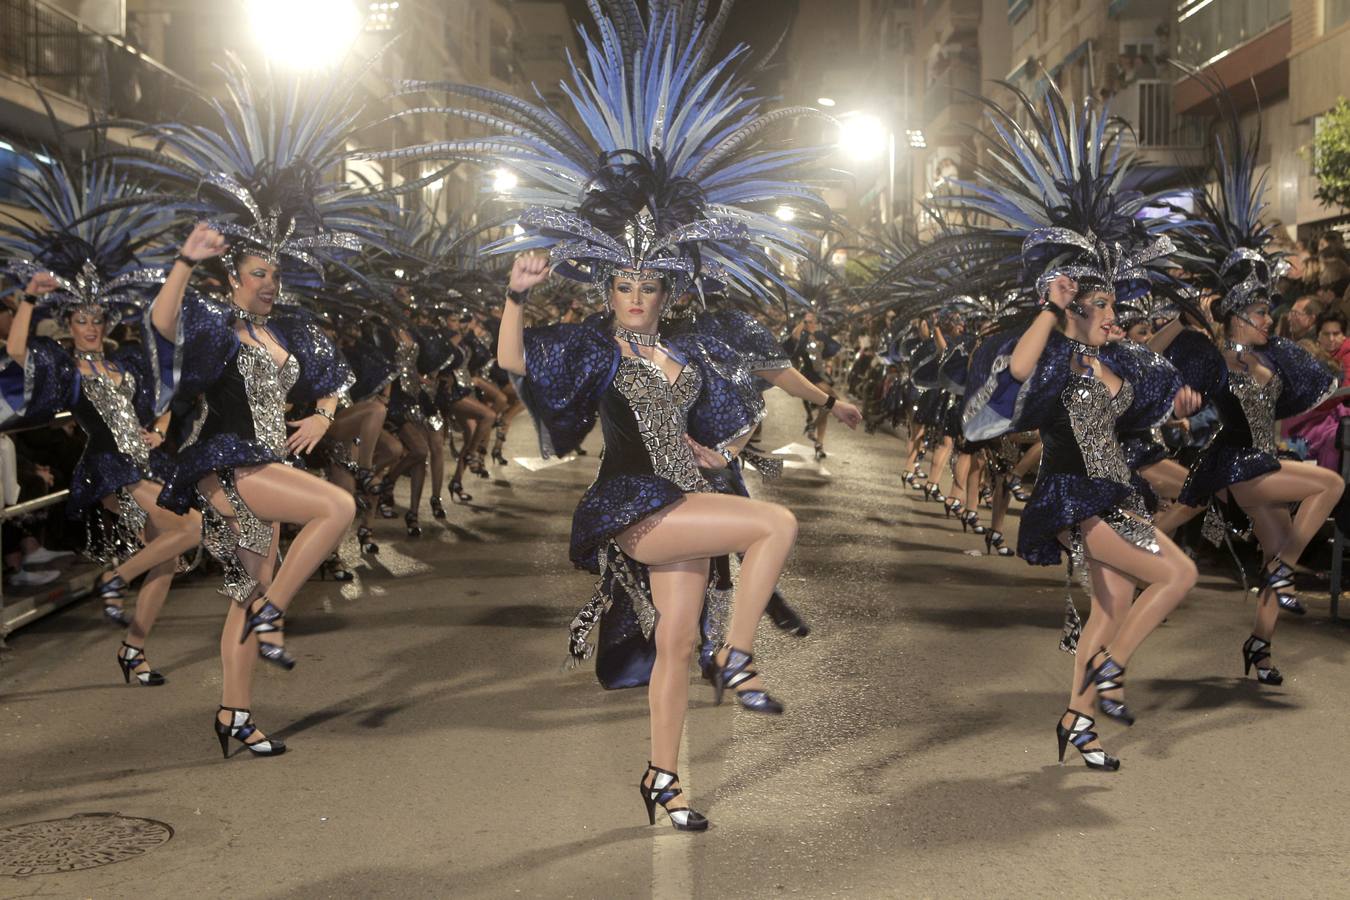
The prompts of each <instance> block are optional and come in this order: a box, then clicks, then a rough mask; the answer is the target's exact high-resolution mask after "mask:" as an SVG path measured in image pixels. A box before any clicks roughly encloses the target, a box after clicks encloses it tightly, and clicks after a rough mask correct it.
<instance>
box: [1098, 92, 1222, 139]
mask: <svg viewBox="0 0 1350 900" xmlns="http://www.w3.org/2000/svg"><path fill="white" fill-rule="evenodd" d="M1111 112H1112V114H1114V115H1117V116H1120V117H1121V118H1122V119H1125V120H1126V121H1127V122H1129V123H1130V124H1131V125H1133V126H1134V132H1135V137H1136V138H1137V139H1138V142H1139V146H1140V147H1141V148H1142V149H1145V150H1150V149H1151V150H1160V149H1168V148H1178V149H1180V148H1185V147H1199V146H1201V145H1202V144H1203V143H1204V139H1205V133H1204V126H1203V123H1202V122H1201V120H1200V119H1198V118H1197V117H1195V116H1177V115H1173V113H1172V83H1171V82H1168V81H1163V80H1161V79H1154V78H1150V79H1141V80H1139V81H1135V82H1133V83H1132V84H1130V85H1128V86H1127V87H1125V88H1124V89H1123V90H1121V91H1120V92H1119V93H1118V94H1117V95H1116V97H1115V99H1114V100H1113V101H1112V103H1111Z"/></svg>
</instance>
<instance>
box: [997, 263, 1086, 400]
mask: <svg viewBox="0 0 1350 900" xmlns="http://www.w3.org/2000/svg"><path fill="white" fill-rule="evenodd" d="M1077 292H1078V285H1077V284H1076V283H1075V282H1074V281H1073V279H1071V278H1069V277H1067V276H1065V275H1060V276H1059V277H1058V278H1056V279H1055V280H1054V281H1052V282H1050V289H1049V290H1048V291H1047V292H1046V295H1047V299H1048V300H1049V301H1050V303H1051V305H1053V306H1055V307H1058V308H1059V309H1061V310H1062V309H1065V308H1067V307H1068V305H1069V304H1070V303H1072V302H1073V298H1074V295H1075V294H1076V293H1077ZM1055 325H1056V318H1055V314H1054V312H1053V311H1052V310H1051V309H1049V308H1048V307H1047V308H1045V309H1042V310H1041V311H1040V312H1039V313H1037V314H1036V319H1035V320H1034V321H1033V322H1032V323H1031V327H1030V328H1028V329H1027V330H1026V331H1025V332H1023V333H1022V336H1021V337H1020V338H1018V340H1017V346H1015V347H1014V348H1013V353H1012V359H1011V360H1009V362H1008V374H1009V375H1011V376H1012V377H1013V378H1014V379H1015V380H1016V381H1026V380H1027V379H1028V378H1030V377H1031V376H1032V375H1033V374H1035V372H1036V364H1037V363H1039V362H1040V359H1041V354H1042V353H1043V352H1045V344H1046V342H1047V341H1049V340H1050V333H1051V332H1052V331H1054V330H1055Z"/></svg>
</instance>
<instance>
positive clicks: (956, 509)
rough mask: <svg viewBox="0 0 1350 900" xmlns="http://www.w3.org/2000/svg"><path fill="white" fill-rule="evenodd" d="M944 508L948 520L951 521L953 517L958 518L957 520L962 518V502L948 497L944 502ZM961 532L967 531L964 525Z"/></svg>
mask: <svg viewBox="0 0 1350 900" xmlns="http://www.w3.org/2000/svg"><path fill="white" fill-rule="evenodd" d="M942 508H943V510H944V511H945V512H946V518H948V519H950V518H951V517H952V516H956V517H957V518H960V516H961V501H960V500H958V499H956V498H955V497H948V498H947V499H946V500H943V501H942ZM961 530H962V531H965V530H966V529H965V527H964V523H963V526H962V528H961Z"/></svg>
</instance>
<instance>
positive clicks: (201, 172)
mask: <svg viewBox="0 0 1350 900" xmlns="http://www.w3.org/2000/svg"><path fill="white" fill-rule="evenodd" d="M366 65H369V63H366ZM222 71H223V72H224V74H225V80H226V87H227V89H228V93H229V98H230V99H229V103H228V105H226V104H223V103H221V102H220V101H217V100H215V99H214V98H211V97H207V96H203V100H204V101H205V102H206V103H207V104H209V105H210V107H211V109H212V110H213V111H214V112H215V114H216V116H217V117H218V119H219V123H218V126H217V127H216V128H208V127H203V126H199V125H188V124H177V123H167V124H155V125H140V126H139V127H140V128H141V134H142V136H148V137H151V138H154V139H155V140H156V141H157V144H158V146H157V148H156V149H155V150H138V149H131V150H121V151H117V152H116V153H115V156H117V157H119V158H121V159H123V160H126V161H127V162H128V163H129V164H130V165H131V166H133V167H135V168H137V169H139V170H140V171H141V172H142V173H144V174H147V175H149V176H150V177H152V178H155V179H158V180H160V181H162V182H165V183H167V184H168V185H170V186H171V187H174V188H176V189H177V190H178V192H179V198H178V203H177V209H178V211H179V212H180V213H184V214H190V215H193V216H197V217H199V218H205V219H207V220H208V221H209V223H210V224H211V226H212V227H213V228H215V229H216V230H217V231H219V232H220V233H221V234H224V235H225V236H226V237H228V238H230V239H231V243H232V244H233V252H232V257H237V256H238V255H239V254H241V253H248V254H251V255H258V256H261V257H263V258H264V259H267V260H268V261H269V262H272V263H274V264H277V265H282V264H283V263H286V262H292V263H299V264H300V266H302V267H304V268H306V269H309V270H311V272H313V273H315V275H311V276H309V278H308V283H309V284H310V286H311V287H313V286H317V278H316V275H317V273H319V272H321V270H322V267H323V264H324V263H325V262H333V263H337V264H338V265H343V264H344V260H345V259H347V258H349V257H350V256H352V255H353V254H355V253H356V252H357V251H359V250H360V249H361V246H362V243H363V242H365V241H371V240H377V239H378V233H379V227H380V225H381V218H380V216H379V215H378V205H377V204H376V203H374V202H373V201H372V200H371V199H370V196H369V194H368V193H366V192H364V191H362V190H359V189H357V188H354V187H353V186H351V185H349V184H347V183H346V182H344V181H340V180H337V179H334V178H332V177H331V176H330V174H329V173H331V172H332V171H333V169H334V168H335V167H337V166H338V165H339V164H340V163H341V162H342V160H343V159H344V157H345V155H346V147H347V141H348V139H349V137H350V135H351V133H352V131H353V129H354V128H355V126H356V122H357V118H358V116H359V114H360V110H359V107H358V106H357V104H356V103H355V100H354V86H355V85H356V84H357V83H358V82H359V80H360V77H361V74H362V73H361V71H359V70H358V71H355V72H349V71H343V72H325V73H322V74H319V73H294V72H286V73H281V72H273V71H271V70H268V71H266V72H264V74H263V75H262V76H260V77H257V78H255V77H254V76H253V75H252V74H251V73H250V72H249V71H248V70H247V69H246V68H245V67H244V65H243V64H242V63H241V62H240V61H239V60H238V59H237V58H235V57H233V56H231V57H230V58H229V60H228V62H227V64H226V65H225V66H224V67H223V69H222ZM351 274H355V273H351ZM287 283H288V286H289V287H292V288H294V287H296V286H297V283H298V282H297V281H296V280H295V279H293V278H288V279H287ZM299 283H300V284H301V285H303V284H305V283H306V282H305V281H304V280H301V281H300V282H299Z"/></svg>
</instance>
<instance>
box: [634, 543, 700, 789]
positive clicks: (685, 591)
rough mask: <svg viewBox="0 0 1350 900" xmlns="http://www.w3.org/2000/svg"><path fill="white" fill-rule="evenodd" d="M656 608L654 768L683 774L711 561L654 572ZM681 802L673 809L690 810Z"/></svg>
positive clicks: (650, 690) (651, 698) (651, 696)
mask: <svg viewBox="0 0 1350 900" xmlns="http://www.w3.org/2000/svg"><path fill="white" fill-rule="evenodd" d="M648 571H649V573H650V575H651V584H652V602H653V603H654V604H655V606H656V662H655V664H654V665H653V666H652V677H651V683H650V684H649V685H648V687H647V704H648V706H649V708H650V710H651V740H652V765H654V766H656V767H658V768H661V769H666V770H668V771H671V772H678V771H679V762H680V737H681V735H682V734H683V733H684V716H685V711H686V709H687V708H688V706H689V662H690V659H691V658H692V657H693V654H694V643H695V641H696V640H697V639H698V617H699V612H700V610H702V608H703V592H704V589H705V588H706V587H707V583H708V560H707V559H692V560H686V561H685V562H678V563H672V564H670V565H664V566H651V567H650V568H649V569H648ZM682 800H683V798H682V797H681V798H677V799H676V800H675V801H673V802H672V803H671V805H670V808H672V809H680V808H683V807H684V806H686V805H687V804H685V803H683V802H682Z"/></svg>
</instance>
